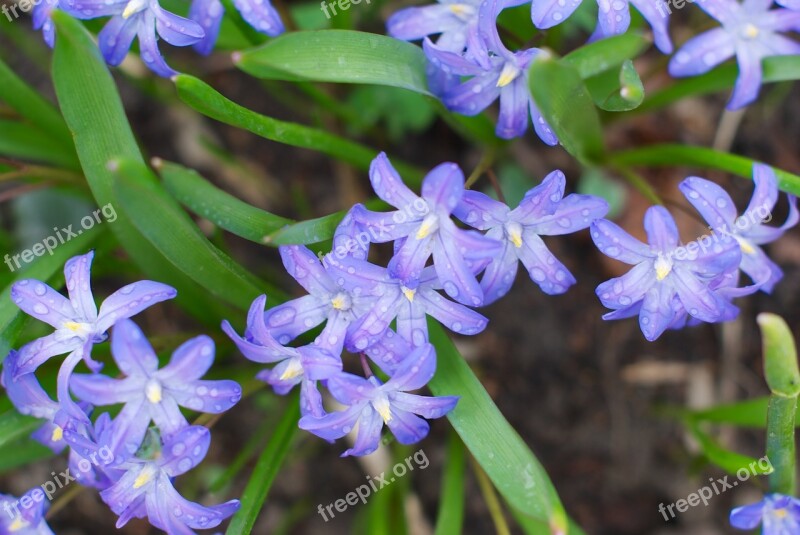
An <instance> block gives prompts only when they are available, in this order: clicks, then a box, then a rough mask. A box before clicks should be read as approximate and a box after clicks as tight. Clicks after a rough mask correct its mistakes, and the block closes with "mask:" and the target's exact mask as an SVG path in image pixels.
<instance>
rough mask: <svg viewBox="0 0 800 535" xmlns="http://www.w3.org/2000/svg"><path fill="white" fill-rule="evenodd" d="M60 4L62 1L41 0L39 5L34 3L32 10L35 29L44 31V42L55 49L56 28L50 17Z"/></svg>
mask: <svg viewBox="0 0 800 535" xmlns="http://www.w3.org/2000/svg"><path fill="white" fill-rule="evenodd" d="M59 2H60V0H39V2H38V3H34V5H33V9H32V10H31V17H32V19H33V29H34V30H41V31H42V36H43V37H44V42H45V43H47V46H49V47H50V48H53V46H54V45H55V43H56V28H55V26H54V25H53V20H52V19H51V18H50V15H52V13H53V10H54V9H57V8H58V7H59Z"/></svg>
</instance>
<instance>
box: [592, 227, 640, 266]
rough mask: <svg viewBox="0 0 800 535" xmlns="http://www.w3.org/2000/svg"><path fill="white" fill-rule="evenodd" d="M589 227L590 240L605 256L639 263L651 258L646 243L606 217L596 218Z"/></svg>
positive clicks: (628, 262) (630, 262)
mask: <svg viewBox="0 0 800 535" xmlns="http://www.w3.org/2000/svg"><path fill="white" fill-rule="evenodd" d="M591 228H592V231H591V235H592V240H593V241H594V243H595V245H596V246H597V248H598V249H599V250H600V252H601V253H603V254H604V255H606V256H609V257H611V258H615V259H617V260H619V261H620V262H625V263H626V264H640V263H641V262H644V261H645V260H648V259H650V258H652V253H651V251H650V248H649V247H648V246H647V245H646V244H644V243H642V242H640V241H639V240H637V239H636V238H634V237H633V236H631V235H630V234H628V233H627V232H625V231H624V230H622V228H621V227H620V226H619V225H617V224H615V223H612V222H611V221H608V220H607V219H598V220H597V221H595V222H594V223H592V225H591Z"/></svg>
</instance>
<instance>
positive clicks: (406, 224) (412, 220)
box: [325, 198, 427, 260]
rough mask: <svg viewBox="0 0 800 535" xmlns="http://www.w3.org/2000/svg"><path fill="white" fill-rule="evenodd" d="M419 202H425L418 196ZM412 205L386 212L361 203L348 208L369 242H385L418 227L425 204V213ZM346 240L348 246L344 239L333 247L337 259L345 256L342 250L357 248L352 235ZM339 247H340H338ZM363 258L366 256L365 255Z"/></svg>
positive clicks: (409, 232)
mask: <svg viewBox="0 0 800 535" xmlns="http://www.w3.org/2000/svg"><path fill="white" fill-rule="evenodd" d="M420 204H423V205H424V204H425V203H424V201H422V199H419V198H418V200H417V205H420ZM414 206H416V205H414V204H412V205H407V207H406V208H411V209H410V210H408V209H406V210H397V211H394V212H388V213H387V212H373V211H372V210H368V209H367V208H366V207H365V206H364V205H363V204H356V205H355V206H353V208H351V209H350V213H351V214H352V216H353V220H354V221H355V222H356V224H357V225H358V228H359V229H360V230H361V231H362V232H364V233H365V235H366V237H367V238H368V240H369V241H370V242H371V243H386V242H390V241H394V240H398V239H400V238H404V237H406V236H408V235H409V234H411V233H412V232H414V231H415V230H416V229H417V228H418V227H419V222H420V221H421V219H422V217H423V216H424V215H425V213H427V205H426V206H425V210H426V212H425V213H420V212H417V210H416V209H414V208H413V207H414ZM347 240H350V247H348V246H347V245H345V244H346V243H347V241H346V240H342V242H341V243H340V244H339V245H338V246H337V247H336V248H335V249H334V251H333V252H335V253H336V255H335V256H336V258H337V259H342V258H343V257H346V256H347V255H346V254H342V251H345V252H346V253H347V252H350V250H351V249H355V250H357V249H358V247H357V245H358V242H357V240H355V239H354V237H352V236H351V237H348V238H347ZM340 247H341V249H339V248H340ZM331 256H333V254H332V253H331V254H328V255H326V256H325V258H326V260H327V259H329V258H330V257H331ZM364 258H366V255H365V256H364Z"/></svg>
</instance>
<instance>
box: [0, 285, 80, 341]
mask: <svg viewBox="0 0 800 535" xmlns="http://www.w3.org/2000/svg"><path fill="white" fill-rule="evenodd" d="M11 300H12V301H14V303H15V304H16V305H17V306H18V307H19V308H20V310H22V311H23V312H25V313H26V314H28V315H29V316H33V317H34V318H36V319H38V320H40V321H44V322H45V323H49V324H50V325H52V326H53V327H54V328H56V329H60V328H61V327H63V326H64V324H65V323H67V322H70V321H78V322H80V321H81V319H82V318H79V317H77V314H76V313H75V309H73V308H72V304H71V303H70V302H69V301H68V300H67V298H66V297H64V296H63V295H61V294H60V293H58V292H57V291H55V290H54V289H52V288H51V287H50V286H48V285H47V284H45V283H43V282H40V281H37V280H34V279H23V280H21V281H19V282H15V283H14V284H13V286H11Z"/></svg>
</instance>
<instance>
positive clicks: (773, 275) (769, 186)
mask: <svg viewBox="0 0 800 535" xmlns="http://www.w3.org/2000/svg"><path fill="white" fill-rule="evenodd" d="M753 182H754V183H755V189H754V190H753V197H752V198H751V199H750V204H749V205H748V206H747V209H746V210H745V212H744V214H742V215H741V216H737V212H736V205H734V204H733V199H731V197H730V195H728V193H727V192H726V191H725V190H724V189H722V188H721V187H719V186H718V185H716V184H714V183H713V182H711V181H709V180H706V179H704V178H699V177H689V178H687V179H686V180H684V181H683V182H681V184H680V186H678V187H679V188H680V189H681V191H682V192H683V194H684V196H685V197H686V199H687V200H688V201H689V202H690V203H691V204H692V206H694V207H695V208H696V209H697V211H698V212H700V215H702V216H703V218H704V219H705V220H706V222H707V223H708V224H709V225H710V228H711V229H712V230H713V231H714V232H715V233H721V234H725V235H727V236H731V237H732V238H734V239H735V240H736V241H737V242H738V243H739V247H740V248H741V250H742V261H741V264H740V268H741V270H742V271H743V272H745V273H746V274H747V275H748V276H749V277H750V278H751V279H752V280H753V282H754V283H759V284H760V285H761V290H763V291H764V292H766V293H771V292H772V289H773V288H774V287H775V284H777V283H778V281H780V280H781V278H782V277H783V272H782V271H781V268H779V267H778V266H777V265H776V264H775V263H774V262H773V261H772V260H770V259H769V257H767V255H766V254H765V253H764V251H763V250H762V249H761V247H759V245H763V244H765V243H770V242H773V241H775V240H777V239H778V238H780V237H781V236H782V235H783V233H784V232H786V231H787V230H788V229H790V228H791V227H793V226H795V225H796V224H797V222H798V220H800V214H798V211H797V198H796V197H795V196H793V195H789V196H788V200H789V215H788V217H787V218H786V221H785V222H784V224H783V225H781V226H780V227H769V226H767V225H764V224H763V223H764V222H765V220H766V221H769V220H771V219H772V209H773V208H774V207H775V203H776V202H777V201H778V179H777V177H776V176H775V172H774V171H773V170H772V168H771V167H769V166H767V165H763V164H755V165H754V166H753Z"/></svg>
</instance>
